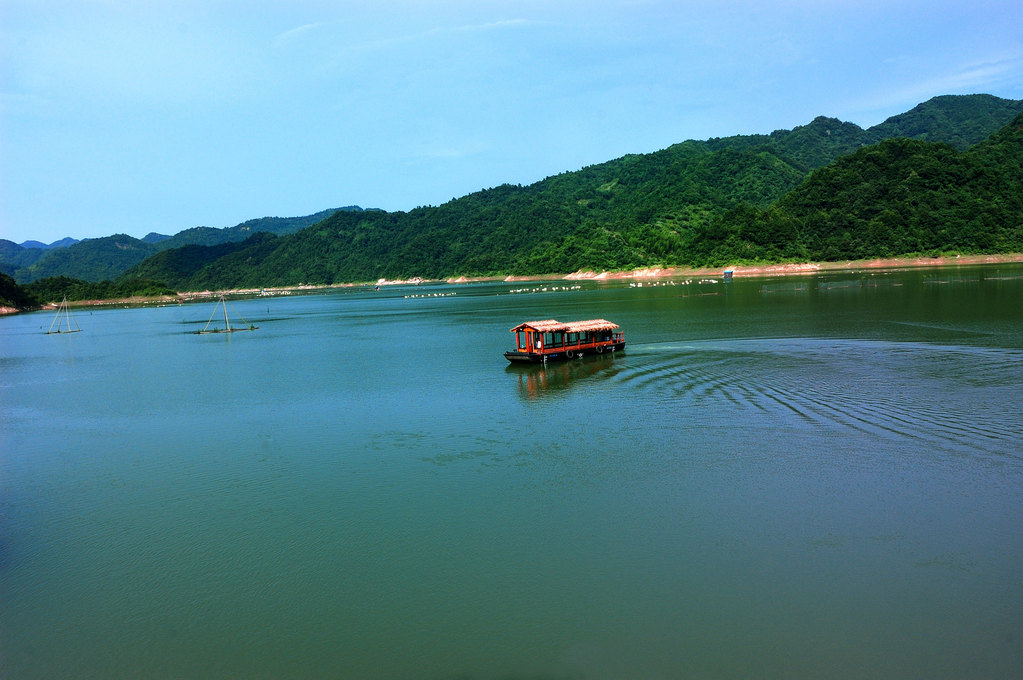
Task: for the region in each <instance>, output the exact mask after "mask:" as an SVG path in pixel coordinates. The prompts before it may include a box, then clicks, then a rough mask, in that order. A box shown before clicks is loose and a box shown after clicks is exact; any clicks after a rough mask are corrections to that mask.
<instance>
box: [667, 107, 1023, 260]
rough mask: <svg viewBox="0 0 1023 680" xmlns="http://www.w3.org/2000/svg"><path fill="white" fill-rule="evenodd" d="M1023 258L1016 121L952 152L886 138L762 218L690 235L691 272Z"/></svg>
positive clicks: (742, 211) (1020, 129)
mask: <svg viewBox="0 0 1023 680" xmlns="http://www.w3.org/2000/svg"><path fill="white" fill-rule="evenodd" d="M1020 251H1023V114H1021V115H1019V116H1017V117H1016V118H1015V119H1014V120H1013V121H1012V122H1010V123H1009V125H1007V126H1005V127H1004V128H1003V129H1002V130H1000V131H999V132H998V133H996V134H994V135H992V136H991V137H990V138H989V139H987V140H985V141H983V142H981V143H979V144H977V145H975V146H973V147H971V148H970V149H968V150H967V151H958V150H956V149H955V148H954V147H952V146H950V145H947V144H939V143H933V142H924V141H919V140H909V139H890V140H886V141H883V142H881V143H880V144H877V145H875V146H872V147H868V148H864V149H861V150H859V151H857V152H856V153H854V154H852V155H850V156H846V157H843V158H840V159H838V160H837V161H836V162H835V163H832V164H831V165H829V166H827V167H824V168H821V169H819V170H817V171H816V172H814V173H813V174H812V175H811V176H810V177H809V178H808V179H807V180H806V181H805V182H803V183H802V184H801V185H800V186H799V187H798V188H796V189H795V190H794V191H792V192H790V193H789V194H787V195H786V196H785V197H784V198H782V199H781V200H779V201H777V202H776V203H775V204H774V205H772V206H770V207H768V208H767V209H762V208H758V207H755V206H749V205H747V206H742V207H740V208H737V209H735V210H733V211H730V212H729V213H727V214H725V215H724V216H722V217H721V218H720V219H719V220H716V221H714V222H713V223H712V224H710V225H709V226H707V227H706V228H703V229H700V230H698V231H697V232H696V233H695V234H694V235H693V239H692V241H691V242H690V243H689V247H688V248H687V255H686V259H687V261H689V262H692V263H696V262H699V263H725V262H735V261H742V260H775V261H778V260H804V261H806V260H810V261H836V260H846V259H853V260H855V259H865V258H874V257H892V256H896V255H910V254H914V255H915V254H939V253H955V252H958V253H1005V252H1020Z"/></svg>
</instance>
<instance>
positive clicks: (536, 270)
mask: <svg viewBox="0 0 1023 680" xmlns="http://www.w3.org/2000/svg"><path fill="white" fill-rule="evenodd" d="M1020 111H1023V102H1019V101H1011V100H1004V99H999V98H997V97H991V96H988V95H977V96H962V97H959V96H950V97H936V98H934V99H932V100H930V101H928V102H925V103H924V104H921V105H919V106H917V107H915V108H914V109H913V110H911V111H909V112H906V113H905V114H901V115H900V116H896V117H893V118H891V119H889V120H888V121H885V123H882V124H880V125H877V126H874V127H872V128H870V129H868V130H863V129H862V128H860V127H859V126H857V125H854V124H852V123H843V122H841V121H839V120H837V119H834V118H825V117H818V118H815V119H814V120H813V121H812V122H811V123H809V124H808V125H805V126H800V127H797V128H794V129H793V130H789V131H784V130H779V131H775V132H773V133H771V134H770V135H748V136H737V137H731V138H719V139H711V140H707V141H705V142H699V141H687V142H681V143H679V144H674V145H672V146H670V147H668V148H666V149H663V150H661V151H657V152H654V153H650V154H642V155H638V154H630V155H627V156H623V157H622V158H618V159H615V160H612V161H608V162H606V163H601V164H597V165H593V166H589V167H586V168H582V169H581V170H578V171H575V172H567V173H562V174H559V175H556V176H553V177H548V178H546V179H544V180H541V181H539V182H536V183H534V184H531V185H529V186H511V185H503V186H499V187H494V188H492V189H486V190H482V191H479V192H475V193H472V194H469V195H467V196H464V197H462V198H459V199H454V200H452V201H449V202H448V203H445V204H443V205H440V206H436V207H427V208H417V209H416V210H412V211H410V212H408V213H404V212H396V213H383V212H377V213H358V214H351V213H336V214H334V215H332V216H331V217H330V218H329V219H327V220H325V221H324V222H322V223H319V224H316V225H313V226H311V227H309V228H306V229H303V230H302V231H300V232H298V233H296V234H293V235H290V236H286V237H280V238H276V239H270V238H260V239H258V240H253V241H252V242H248V241H246V242H242V243H236V244H232V245H231V246H230V252H213V251H212V250H204V249H202V248H191V249H189V250H188V252H187V253H185V252H175V251H166V252H164V253H161V254H160V256H159V257H154V258H150V259H149V260H146V261H145V262H143V263H140V265H138V266H137V267H135V268H133V269H132V270H131V271H130V272H129V273H130V274H131V275H132V276H138V277H142V278H147V279H155V280H160V281H163V282H165V283H167V284H168V285H171V286H173V287H175V288H178V289H182V290H184V289H196V288H198V289H204V288H230V287H251V286H267V285H290V284H297V283H300V282H304V283H323V284H330V283H339V282H353V281H373V280H376V279H378V278H397V279H403V278H410V277H414V276H420V277H424V278H447V277H452V276H460V275H464V276H484V275H506V274H525V275H536V274H550V273H557V272H571V271H577V270H583V269H592V270H598V271H599V270H626V269H633V268H639V267H655V266H672V265H683V264H687V265H692V264H702V263H705V262H723V261H742V260H744V259H749V260H758V261H759V260H760V259H762V258H771V257H783V258H798V257H800V255H799V253H800V252H801V251H799V249H798V248H795V249H793V248H788V247H787V246H786V245H785V244H784V243H783V241H784V239H786V238H788V239H790V240H791V243H792V244H793V245H794V246H795V245H800V247H802V248H803V251H804V252H810V251H811V250H813V251H814V252H823V253H833V252H845V251H846V250H847V249H846V248H845V247H844V246H843V245H842V244H835V243H831V242H830V240H831V236H828V237H827V238H826V239H825V240H828V242H829V243H828V244H821V243H816V244H815V242H814V241H813V239H812V237H811V236H810V234H812V232H813V230H814V226H813V220H814V216H815V213H813V212H812V211H809V212H803V213H802V214H800V215H798V216H796V215H791V214H787V213H786V212H784V211H782V209H781V208H777V209H775V208H773V206H774V204H776V203H777V202H778V201H779V200H780V199H782V198H783V197H785V196H786V195H788V194H790V193H791V192H793V191H794V190H796V189H797V188H798V187H800V186H801V185H803V184H804V183H806V182H807V181H809V180H810V179H811V178H812V177H814V176H815V175H816V173H818V172H822V171H823V169H826V168H829V167H831V164H832V163H834V162H835V161H836V160H838V159H842V158H848V157H854V156H855V155H856V154H857V153H860V152H862V151H865V150H870V149H872V148H873V147H874V146H876V145H877V144H878V143H879V141H878V140H882V141H883V139H884V136H885V135H886V134H894V133H895V132H896V131H897V130H903V129H912V130H915V131H916V132H917V133H918V135H920V136H926V137H927V138H928V139H932V140H933V139H938V140H939V141H940V143H935V142H933V141H919V142H918V143H919V144H922V145H924V147H926V148H927V149H929V150H930V149H932V148H935V147H940V148H944V149H949V150H950V152H952V154H953V155H952V156H949V159H950V160H951V159H952V158H956V159H958V156H956V155H955V154H958V153H959V152H958V151H956V148H958V147H969V146H970V145H973V144H978V143H979V142H982V141H983V140H984V139H985V138H986V137H987V136H989V135H991V134H993V133H995V132H997V131H998V129H999V128H1000V127H1002V126H1004V125H1005V124H1006V123H1009V121H1011V120H1012V119H1013V116H1014V115H1018V114H1019V113H1020ZM956 120H959V121H960V122H961V125H959V126H956V125H954V124H952V123H950V121H956ZM928 121H931V122H930V123H929V122H928ZM978 121H979V122H978ZM930 153H931V151H927V152H923V153H922V155H920V156H919V157H920V158H921V159H924V158H929V156H928V154H930ZM927 162H929V161H927ZM956 162H959V161H958V160H957V161H956ZM849 178H850V181H857V180H855V178H854V176H853V175H849ZM835 190H837V188H836V189H835ZM971 191H972V189H971ZM985 205H986V204H985ZM978 207H979V208H983V209H986V208H984V206H978ZM848 209H849V210H850V211H852V210H854V209H855V206H854V205H850V206H848ZM840 214H841V210H839V212H838V213H836V215H840ZM782 217H784V219H782ZM891 228H893V229H897V228H898V227H895V226H892V227H891ZM840 237H841V234H839V238H840ZM1014 238H1015V237H1010V238H1002V239H1000V240H998V241H997V242H998V243H1000V244H1003V245H1004V244H1009V243H1012V242H1014V241H1013V239H1014ZM807 239H810V240H809V241H808V240H807ZM889 240H890V241H891V242H892V243H902V244H905V243H908V241H905V240H902V239H901V238H900V237H899V236H898V235H896V234H891V238H890V239H889ZM934 242H935V241H934V240H933V239H923V238H918V239H916V240H915V241H914V243H918V244H921V247H922V246H923V244H929V245H928V247H933V243H934ZM808 244H809V245H808ZM1021 247H1023V246H1021Z"/></svg>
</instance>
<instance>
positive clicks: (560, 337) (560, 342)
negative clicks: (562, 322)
mask: <svg viewBox="0 0 1023 680" xmlns="http://www.w3.org/2000/svg"><path fill="white" fill-rule="evenodd" d="M554 346H555V347H564V346H565V334H564V333H563V332H561V331H558V332H557V333H555V334H554Z"/></svg>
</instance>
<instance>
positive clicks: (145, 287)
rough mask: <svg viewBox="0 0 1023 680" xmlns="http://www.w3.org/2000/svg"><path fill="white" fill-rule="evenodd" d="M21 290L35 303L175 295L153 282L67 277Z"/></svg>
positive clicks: (128, 279)
mask: <svg viewBox="0 0 1023 680" xmlns="http://www.w3.org/2000/svg"><path fill="white" fill-rule="evenodd" d="M24 288H25V290H26V291H27V292H28V294H29V295H30V296H31V297H32V299H34V300H36V301H37V302H38V303H42V304H45V303H47V302H60V301H61V300H62V299H64V298H65V297H67V299H68V300H72V301H74V300H118V299H122V298H131V297H158V296H161V295H176V294H177V293H176V292H175V291H174V290H172V289H170V288H168V287H167V286H165V285H163V284H162V283H159V282H157V281H151V280H148V279H132V278H123V279H119V280H117V281H98V282H96V281H82V280H79V279H72V278H69V277H67V276H55V277H51V278H45V279H40V280H38V281H34V282H32V283H30V284H28V285H26V286H25V287H24Z"/></svg>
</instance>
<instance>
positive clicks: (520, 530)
mask: <svg viewBox="0 0 1023 680" xmlns="http://www.w3.org/2000/svg"><path fill="white" fill-rule="evenodd" d="M659 284H660V285H654V282H649V281H648V282H645V283H644V285H642V286H639V285H638V284H635V285H630V284H629V283H628V282H609V283H595V282H573V283H565V282H548V283H540V284H534V283H529V284H521V283H517V284H505V283H488V284H472V285H459V286H445V285H436V286H418V287H407V288H403V287H394V288H391V287H387V288H385V289H383V290H381V291H372V290H348V291H338V292H331V293H327V294H316V295H291V296H287V297H273V298H258V299H251V300H239V301H235V302H232V303H230V307H229V308H230V310H231V311H232V312H233V313H234V314H235V315H237V316H238V317H241V318H244V319H245V321H247V322H249V323H254V324H256V325H258V326H259V329H258V330H256V331H254V332H251V333H249V332H246V333H236V334H232V335H195V334H194V331H196V330H198V329H200V328H201V327H202V326H203V325H205V324H206V321H207V320H208V318H209V315H210V312H211V311H212V304H209V305H201V304H200V305H186V306H170V307H163V308H151V309H149V308H147V309H104V310H93V311H91V312H90V311H78V312H76V313H75V317H76V319H77V321H78V323H79V325H80V326H81V327H82V329H83V331H82V332H81V333H75V334H70V335H45V334H44V331H45V330H46V329H47V328H48V327H49V325H50V322H51V314H48V313H42V312H40V313H34V314H27V315H18V316H13V317H7V318H0V677H3V678H5V679H11V680H20V679H35V678H39V679H50V678H97V679H101V678H102V679H105V680H110V679H119V678H125V679H128V678H131V679H136V678H154V679H157V678H158V679H164V678H166V679H172V678H173V679H185V678H218V679H234V678H237V679H245V680H252V679H257V678H267V679H269V678H274V679H278V678H289V679H292V678H293V679H305V678H355V679H360V680H361V679H365V680H375V679H391V678H394V679H399V678H409V679H422V680H456V679H457V680H475V679H479V680H491V679H493V680H517V679H530V680H554V679H578V680H602V679H618V678H624V679H631V678H644V679H658V678H665V679H673V678H725V679H727V678H871V679H873V678H929V679H941V678H955V679H957V680H961V679H963V678H1010V677H1021V676H1023V267H1020V266H1018V265H1016V266H1012V265H1010V266H989V267H977V268H949V269H927V270H910V271H897V272H887V273H881V272H875V273H870V272H862V273H857V272H851V273H841V274H837V273H836V274H829V275H820V276H811V277H788V278H775V279H736V280H735V281H733V282H731V283H724V282H718V283H710V282H702V283H701V282H699V281H693V282H688V283H687V282H685V281H683V280H678V281H673V282H672V281H668V282H659ZM513 291H515V292H513ZM406 296H408V297H406ZM413 296H414V297H413ZM595 317H603V318H607V319H610V320H612V321H615V322H617V323H619V324H620V325H621V326H622V328H623V330H624V331H625V334H626V340H627V343H628V345H627V348H626V351H625V352H624V353H620V354H617V355H615V356H613V357H593V358H584V359H582V360H575V361H573V362H571V363H566V364H551V365H549V366H546V367H544V366H533V367H519V366H509V365H508V364H507V362H506V361H505V359H504V358H503V356H502V353H503V352H504V351H505V350H507V349H511V347H512V344H513V341H514V336H513V335H512V334H511V333H509V332H508V329H510V328H512V327H513V326H515V325H517V324H518V323H520V322H523V321H528V320H534V319H545V318H557V319H560V320H562V321H573V320H579V319H588V318H595Z"/></svg>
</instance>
